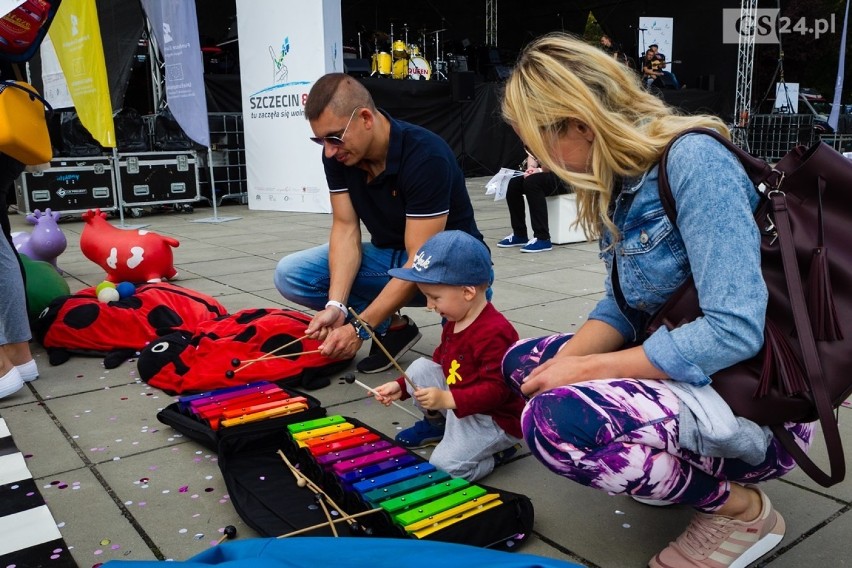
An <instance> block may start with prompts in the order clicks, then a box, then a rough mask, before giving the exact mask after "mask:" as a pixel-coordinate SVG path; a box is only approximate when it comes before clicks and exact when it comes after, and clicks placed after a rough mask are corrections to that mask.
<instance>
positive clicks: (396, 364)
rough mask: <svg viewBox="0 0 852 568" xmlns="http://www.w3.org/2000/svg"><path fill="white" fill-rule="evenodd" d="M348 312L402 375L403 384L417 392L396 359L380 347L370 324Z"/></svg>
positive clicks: (379, 342)
mask: <svg viewBox="0 0 852 568" xmlns="http://www.w3.org/2000/svg"><path fill="white" fill-rule="evenodd" d="M349 312H350V313H351V314H352V317H353V318H355V319H356V320H358V323H360V324H361V327H363V328H364V329H366V330H367V333H369V334H370V337H372V338H373V343H375V344H376V345H378V346H379V349H381V350H382V353H384V354H385V357H387V358H388V360H389V361H390V362H391V363H393V366H394V367H396V370H397V371H399V372H400V373H402V376H403V378H405V382H407V383H408V384H409V385H410V386H411V389H412V390H417V385H415V384H414V381H412V380H411V379H410V378H409V376H408V375H406V374H405V371H403V370H402V367H400V366H399V363H397V362H396V359H394V358H393V355H391V354H390V353H388V350H387V349H385V346H384V345H382V342H381V341H379V338H378V337H377V336H376V334H375V333H374V332H373V328H372V327H370V324H368V323H367V322H365V321H364V320H362V319H361V316H359V315H358V314H357V313H356V312H355V310H353V309H352V308H349Z"/></svg>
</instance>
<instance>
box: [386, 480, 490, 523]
mask: <svg viewBox="0 0 852 568" xmlns="http://www.w3.org/2000/svg"><path fill="white" fill-rule="evenodd" d="M485 494H486V491H485V489H483V488H482V487H479V486H478V485H471V486H469V487H466V488H464V489H462V490H460V491H456V492H455V493H450V494H449V495H446V496H444V497H441V498H440V499H436V500H434V501H430V502H428V503H424V504H422V505H419V506H417V507H416V508H414V509H411V510H408V511H403V512H402V513H399V514H397V515H394V516H393V518H394V521H396V522H397V523H398V524H400V525H402V527H403V528H406V527H408V526H409V525H412V524H414V523H416V522H418V521H422V520H424V519H428V518H429V517H431V516H433V515H437V514H438V513H441V512H443V511H446V510H448V509H452V508H453V507H458V506H459V505H462V504H464V503H467V502H468V501H472V500H473V499H477V498H479V497H482V496H483V495H485ZM406 530H407V529H406Z"/></svg>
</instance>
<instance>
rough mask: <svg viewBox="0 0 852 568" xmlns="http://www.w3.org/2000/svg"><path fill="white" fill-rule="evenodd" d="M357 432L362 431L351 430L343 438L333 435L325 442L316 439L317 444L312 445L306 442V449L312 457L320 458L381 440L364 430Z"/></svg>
mask: <svg viewBox="0 0 852 568" xmlns="http://www.w3.org/2000/svg"><path fill="white" fill-rule="evenodd" d="M359 430H364V429H363V428H356V429H355V430H351V431H350V434H351V435H349V436H345V437H344V436H342V435H337V434H335V435H334V436H329V437H327V438H326V439H325V440H322V439H320V438H318V439H317V440H316V442H317V443H312V442H314V440H308V441H307V442H306V443H307V444H308V445H307V449H308V451H309V452H310V453H311V455H313V456H322V455H325V454H329V453H333V452H340V451H343V450H347V449H349V448H354V447H357V446H361V445H364V444H369V443H373V442H378V441H380V440H381V439H382V438H381V437H380V436H379V435H378V434H376V433H374V432H370V431H369V430H364V431H363V432H360V431H359ZM323 442H325V443H323Z"/></svg>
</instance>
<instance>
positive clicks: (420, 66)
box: [408, 56, 432, 81]
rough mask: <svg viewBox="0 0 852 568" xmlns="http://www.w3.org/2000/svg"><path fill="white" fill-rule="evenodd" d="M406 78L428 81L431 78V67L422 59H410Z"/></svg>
mask: <svg viewBox="0 0 852 568" xmlns="http://www.w3.org/2000/svg"><path fill="white" fill-rule="evenodd" d="M408 78H409V79H414V80H420V81H422V80H424V79H425V80H426V81H428V80H429V79H431V78H432V66H431V65H429V62H428V61H426V60H425V59H423V58H422V57H419V56H418V57H412V58H411V59H409V60H408Z"/></svg>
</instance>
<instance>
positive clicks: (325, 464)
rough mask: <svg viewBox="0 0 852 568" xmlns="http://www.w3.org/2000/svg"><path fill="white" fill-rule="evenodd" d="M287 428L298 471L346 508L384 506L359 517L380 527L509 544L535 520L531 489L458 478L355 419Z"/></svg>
mask: <svg viewBox="0 0 852 568" xmlns="http://www.w3.org/2000/svg"><path fill="white" fill-rule="evenodd" d="M287 430H288V434H289V437H290V440H291V443H292V446H291V447H290V448H288V450H289V453H290V455H291V456H293V457H294V458H295V460H296V461H298V463H299V469H300V471H302V472H303V473H304V474H305V475H306V476H307V477H309V478H310V479H312V480H313V481H315V482H316V483H317V484H319V485H320V486H321V487H322V488H323V490H324V491H325V492H326V493H327V494H328V495H329V496H331V497H332V499H334V500H335V501H337V502H340V503H344V506H343V507H344V508H345V509H346V511H347V512H348V513H350V514H354V513H357V512H361V511H367V510H371V509H379V510H380V512H377V513H375V514H370V515H366V516H364V517H361V518H360V519H359V521H360V523H361V524H362V525H364V526H365V527H367V528H368V529H370V530H371V531H372V533H373V534H375V535H379V536H398V537H412V538H417V539H431V540H442V541H445V542H462V543H467V544H475V545H480V546H501V545H503V546H505V547H509V548H511V547H512V546H514V545H515V543H519V542H521V541H523V540H524V539H525V538H526V536H527V534H528V531H529V530H530V529H531V527H532V515H533V512H532V505H531V504H530V502H529V499H528V498H526V497H525V496H523V495H518V494H514V493H508V492H505V491H500V490H497V489H494V488H490V487H487V486H485V485H481V484H479V483H470V482H468V481H466V480H464V479H461V478H453V477H451V476H450V475H449V474H447V473H446V472H444V471H441V470H438V469H436V468H435V467H434V466H433V465H432V464H430V463H429V462H428V461H426V460H424V459H423V458H422V457H420V456H419V455H417V454H415V453H413V452H411V451H410V450H408V449H406V448H404V447H402V446H399V445H397V444H396V442H394V441H393V440H390V439H389V438H387V437H386V436H384V435H383V434H381V433H379V432H377V431H375V430H373V429H372V428H370V427H368V426H366V425H364V424H363V423H361V422H359V421H357V420H355V419H352V418H346V417H343V416H339V415H337V416H327V417H324V418H319V419H316V420H309V421H305V422H298V423H293V424H289V425H287ZM474 527H475V528H474ZM471 533H480V534H479V536H471ZM507 542H511V544H509V545H508V546H507V545H506V543H507Z"/></svg>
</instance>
